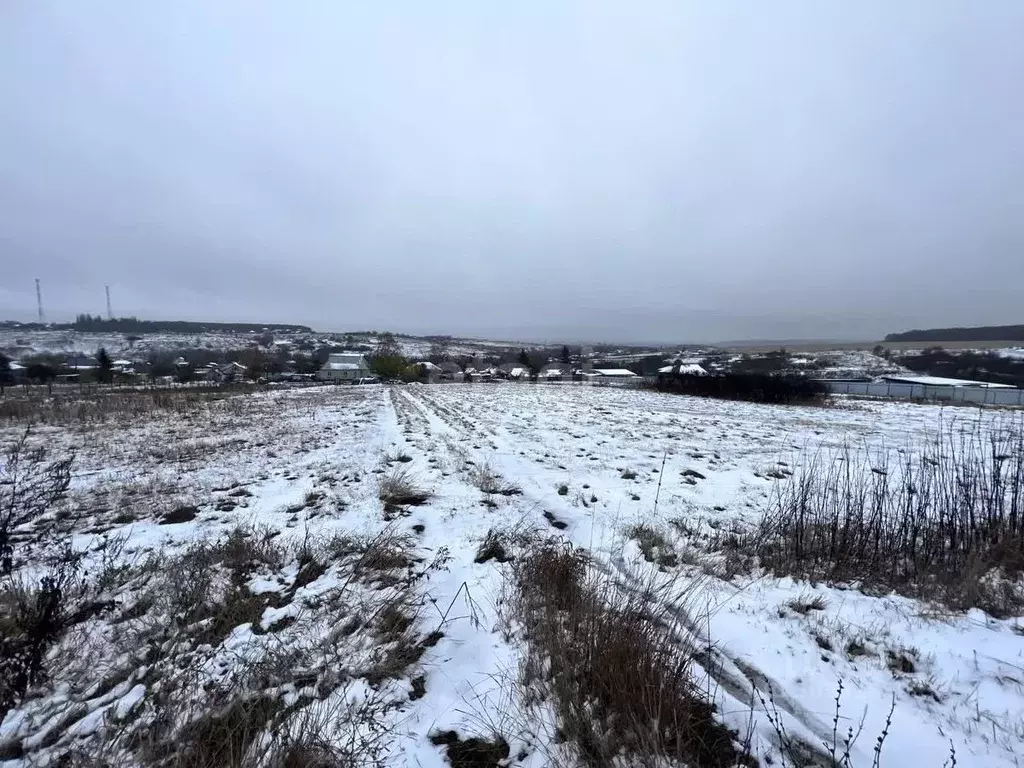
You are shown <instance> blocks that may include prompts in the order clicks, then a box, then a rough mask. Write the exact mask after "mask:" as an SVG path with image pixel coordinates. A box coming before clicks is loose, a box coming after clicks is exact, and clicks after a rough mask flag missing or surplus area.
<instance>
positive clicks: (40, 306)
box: [36, 277, 46, 325]
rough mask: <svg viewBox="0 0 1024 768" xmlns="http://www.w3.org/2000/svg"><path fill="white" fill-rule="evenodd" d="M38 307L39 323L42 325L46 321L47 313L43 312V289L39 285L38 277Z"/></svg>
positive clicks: (37, 279)
mask: <svg viewBox="0 0 1024 768" xmlns="http://www.w3.org/2000/svg"><path fill="white" fill-rule="evenodd" d="M36 307H37V308H38V310H39V324H40V325H42V324H43V323H44V322H46V321H45V315H44V314H43V289H42V288H41V287H40V285H39V278H38V277H37V278H36Z"/></svg>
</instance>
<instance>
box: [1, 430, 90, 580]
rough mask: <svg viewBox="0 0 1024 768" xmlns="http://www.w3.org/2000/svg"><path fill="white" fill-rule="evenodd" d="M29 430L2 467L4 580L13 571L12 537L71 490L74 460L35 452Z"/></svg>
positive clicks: (40, 449) (68, 457) (11, 450)
mask: <svg viewBox="0 0 1024 768" xmlns="http://www.w3.org/2000/svg"><path fill="white" fill-rule="evenodd" d="M30 432H31V430H30V429H26V430H25V432H24V433H22V435H21V437H20V438H19V439H18V440H17V441H15V442H14V443H13V444H12V445H11V446H10V447H9V448H8V449H7V452H6V454H5V455H4V457H3V464H2V465H0V576H6V575H7V574H9V573H10V572H11V569H12V567H13V555H14V546H13V543H12V541H11V534H12V533H13V531H14V530H15V529H16V528H18V527H19V526H22V525H24V524H25V523H28V522H30V521H32V520H35V519H36V518H38V517H40V516H41V515H42V514H43V513H44V512H46V511H47V510H48V509H49V508H50V507H51V506H52V505H53V504H54V503H55V502H56V501H57V500H58V499H60V498H61V497H62V496H63V495H64V494H65V493H66V492H67V489H68V485H69V484H70V482H71V464H72V462H73V461H74V456H67V457H65V458H62V459H56V460H54V461H48V460H47V453H46V449H45V448H42V447H39V448H32V447H30V446H29V443H28V439H29V434H30Z"/></svg>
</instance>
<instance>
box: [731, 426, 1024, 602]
mask: <svg viewBox="0 0 1024 768" xmlns="http://www.w3.org/2000/svg"><path fill="white" fill-rule="evenodd" d="M1022 542H1024V419H1021V418H1019V417H1013V418H1008V419H1007V420H1005V421H1004V422H1002V423H1001V424H999V425H996V427H994V428H993V429H992V430H991V431H990V432H986V433H984V434H983V433H982V432H981V431H980V429H979V428H978V427H977V426H972V427H969V428H967V429H961V428H960V427H959V424H957V423H946V424H943V425H941V427H940V432H939V435H938V437H937V438H936V439H935V440H934V441H933V442H930V443H927V444H924V445H921V446H918V447H917V449H916V450H909V451H906V452H899V453H889V452H883V453H881V454H874V453H870V452H868V451H867V450H866V449H853V448H847V449H845V450H843V451H842V452H841V453H840V455H839V456H838V457H836V456H832V455H831V454H827V453H826V454H819V455H814V456H811V457H809V458H808V460H807V461H804V462H801V463H800V464H799V466H798V469H797V471H796V472H795V474H793V476H792V477H790V478H787V479H783V480H782V481H781V482H780V483H778V484H777V485H776V487H775V495H774V497H773V499H772V501H771V504H770V508H769V510H768V512H767V514H766V515H765V517H764V519H763V521H762V522H761V524H760V526H759V527H758V528H757V529H756V530H754V531H753V532H752V533H751V534H750V535H749V536H748V537H747V538H746V541H745V542H744V544H743V548H744V549H745V550H747V551H749V552H752V553H755V554H757V555H758V556H759V557H760V560H761V563H762V565H763V566H765V567H766V568H768V569H769V570H772V571H774V572H776V573H780V574H788V575H792V576H795V577H797V578H809V579H822V580H828V581H840V582H849V581H857V582H860V583H862V584H864V585H865V586H866V587H868V588H878V589H895V590H897V591H899V592H901V593H903V594H908V595H910V596H914V597H924V598H927V599H932V600H936V601H938V602H941V603H944V604H945V605H948V606H950V607H953V608H960V609H964V608H972V607H977V608H982V609H983V610H986V611H988V612H989V613H991V614H993V615H995V616H1007V615H1014V614H1015V613H1017V612H1018V611H1019V609H1020V607H1021V606H1024V546H1022Z"/></svg>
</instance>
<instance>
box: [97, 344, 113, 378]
mask: <svg viewBox="0 0 1024 768" xmlns="http://www.w3.org/2000/svg"><path fill="white" fill-rule="evenodd" d="M96 365H97V366H98V372H99V379H100V381H104V382H109V381H113V378H114V361H113V360H111V359H110V355H108V354H107V350H106V349H104V348H103V347H100V349H99V352H97V353H96Z"/></svg>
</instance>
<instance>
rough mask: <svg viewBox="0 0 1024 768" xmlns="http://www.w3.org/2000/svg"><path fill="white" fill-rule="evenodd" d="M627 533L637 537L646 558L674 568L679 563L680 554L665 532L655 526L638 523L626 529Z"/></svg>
mask: <svg viewBox="0 0 1024 768" xmlns="http://www.w3.org/2000/svg"><path fill="white" fill-rule="evenodd" d="M626 535H627V536H629V537H630V538H631V539H636V542H637V544H639V545H640V551H641V552H642V553H643V556H644V559H645V560H647V562H649V563H655V564H656V565H658V566H659V567H662V568H674V567H675V566H677V565H679V556H678V555H677V554H676V551H675V548H674V547H673V546H672V544H671V543H670V542H669V540H668V539H667V538H666V537H665V534H664V533H662V532H661V531H659V530H658V529H657V528H654V527H653V526H650V525H647V524H645V523H637V524H636V525H631V526H630V527H629V528H627V529H626Z"/></svg>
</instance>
